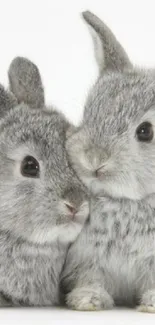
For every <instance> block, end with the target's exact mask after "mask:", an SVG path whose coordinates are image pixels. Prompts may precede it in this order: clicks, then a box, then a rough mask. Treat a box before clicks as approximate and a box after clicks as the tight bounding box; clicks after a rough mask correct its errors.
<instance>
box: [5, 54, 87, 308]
mask: <svg viewBox="0 0 155 325" xmlns="http://www.w3.org/2000/svg"><path fill="white" fill-rule="evenodd" d="M9 79H10V87H11V90H12V92H13V93H14V95H15V97H16V99H17V102H19V103H21V104H19V105H17V106H16V107H14V108H10V105H8V106H7V105H5V103H4V105H3V106H4V112H3V117H2V118H1V120H0V306H9V305H26V306H51V305H56V304H59V302H60V293H59V279H60V274H61V271H62V267H63V265H64V262H65V258H66V253H67V250H68V247H69V245H70V244H71V243H72V242H73V241H74V240H75V238H76V237H77V236H78V234H79V232H80V231H81V228H82V227H83V225H84V222H85V221H86V219H87V216H88V203H87V194H86V189H85V187H84V185H83V184H82V183H81V181H80V180H79V179H78V178H77V177H76V175H75V172H74V170H73V169H72V167H71V166H70V163H69V161H68V156H67V152H66V149H65V137H66V132H67V130H68V128H69V127H70V125H69V123H68V122H67V121H66V119H65V118H64V116H63V115H62V114H60V113H57V112H56V111H50V112H48V111H46V110H44V109H43V107H44V91H43V87H42V83H41V79H40V75H39V71H38V69H37V67H36V66H35V65H33V63H31V62H30V61H28V60H25V59H23V58H16V59H15V60H14V61H13V62H12V64H11V66H10V69H9ZM10 94H12V93H11V92H10ZM5 96H6V101H8V93H7V92H6V93H5V91H4V90H3V97H5ZM0 101H1V98H0ZM3 101H4V98H3ZM24 102H25V103H27V104H28V105H26V104H24ZM13 106H14V101H13V103H12V107H13ZM39 107H40V109H39ZM1 110H2V108H1Z"/></svg>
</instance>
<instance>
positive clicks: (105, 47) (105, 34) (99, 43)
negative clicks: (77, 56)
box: [82, 11, 132, 72]
mask: <svg viewBox="0 0 155 325" xmlns="http://www.w3.org/2000/svg"><path fill="white" fill-rule="evenodd" d="M82 15H83V18H84V20H85V21H86V23H87V24H88V26H89V27H90V31H91V34H92V38H93V41H94V50H95V57H96V60H97V63H98V65H99V69H100V72H103V71H104V69H110V70H118V71H122V70H123V69H124V68H129V67H132V64H131V63H130V61H129V58H128V56H127V54H126V53H125V51H124V49H123V47H122V46H121V45H120V43H119V42H118V41H117V39H116V38H115V36H114V35H113V33H112V32H111V30H110V29H109V28H108V27H107V26H106V25H105V24H104V23H103V22H102V21H101V20H100V19H99V18H98V17H97V16H95V15H94V14H93V13H91V12H90V11H85V12H83V13H82Z"/></svg>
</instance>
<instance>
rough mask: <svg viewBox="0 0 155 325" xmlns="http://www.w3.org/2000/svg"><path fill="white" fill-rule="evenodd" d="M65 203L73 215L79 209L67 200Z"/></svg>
mask: <svg viewBox="0 0 155 325" xmlns="http://www.w3.org/2000/svg"><path fill="white" fill-rule="evenodd" d="M65 205H66V207H67V209H68V210H69V212H70V213H71V214H72V215H73V216H74V215H75V214H76V213H77V209H76V208H75V207H74V206H73V205H72V204H70V203H68V202H65Z"/></svg>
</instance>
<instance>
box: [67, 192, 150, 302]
mask: <svg viewBox="0 0 155 325" xmlns="http://www.w3.org/2000/svg"><path fill="white" fill-rule="evenodd" d="M151 272H152V273H151ZM75 279H78V280H77V281H78V283H82V284H81V285H84V283H85V279H87V282H88V281H89V282H90V283H91V282H92V279H94V280H93V281H95V282H96V281H97V282H99V283H100V284H103V286H104V288H105V289H106V290H107V292H108V293H109V294H111V296H113V298H114V299H115V301H116V302H117V304H122V302H123V304H125V301H127V304H128V305H129V304H130V303H131V304H133V303H134V299H135V297H137V296H139V295H140V294H141V292H143V290H144V289H145V290H146V289H149V288H150V287H152V286H154V287H155V211H154V209H153V208H152V207H151V206H150V205H149V204H147V203H145V202H139V203H137V202H136V201H135V202H133V201H132V202H130V201H127V200H124V201H123V200H122V201H114V200H111V199H108V198H103V199H102V198H101V199H98V200H96V201H95V202H94V201H93V202H91V204H90V220H89V222H87V224H86V226H85V227H84V229H83V231H82V232H81V234H80V235H79V237H78V239H77V240H76V242H75V243H74V244H73V245H72V247H71V248H70V250H69V253H68V257H67V261H66V266H65V270H64V274H63V282H64V287H65V290H66V292H68V291H70V290H71V289H72V288H73V287H74V285H75V282H76V281H75ZM66 288H67V289H66ZM137 292H138V294H137Z"/></svg>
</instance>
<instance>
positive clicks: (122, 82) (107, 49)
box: [62, 12, 155, 312]
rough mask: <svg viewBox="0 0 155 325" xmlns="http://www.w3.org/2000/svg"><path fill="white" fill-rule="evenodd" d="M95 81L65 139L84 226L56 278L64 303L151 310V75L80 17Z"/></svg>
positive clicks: (154, 97)
mask: <svg viewBox="0 0 155 325" xmlns="http://www.w3.org/2000/svg"><path fill="white" fill-rule="evenodd" d="M83 17H84V19H85V21H86V22H87V24H88V25H89V26H90V28H91V30H92V33H93V39H94V42H95V53H96V57H97V59H98V63H99V69H100V76H99V78H98V80H97V82H96V84H95V86H94V87H93V88H92V89H91V92H90V95H89V96H88V99H87V102H86V105H85V110H84V117H83V122H82V124H81V127H80V128H79V129H77V132H75V133H74V134H73V135H72V136H71V137H70V138H69V139H68V141H67V150H68V153H69V156H70V159H71V161H72V164H73V167H74V169H75V170H76V172H77V173H78V175H79V177H80V178H81V180H82V181H83V182H84V183H85V184H86V185H87V187H88V188H89V190H90V191H91V192H92V193H93V194H94V195H96V197H98V198H96V199H93V200H92V201H91V212H90V221H89V223H87V225H86V226H85V227H84V229H83V231H82V232H81V234H80V236H79V237H78V239H77V240H76V242H75V243H74V244H73V245H72V247H71V248H70V251H69V253H68V257H67V260H66V268H65V270H64V274H63V276H62V284H63V286H64V291H65V292H66V293H67V298H66V300H67V304H68V305H69V306H70V307H72V308H74V309H81V310H95V309H106V308H112V306H113V305H114V304H116V305H127V306H129V305H130V306H135V305H139V310H140V311H147V312H155V70H154V69H152V70H141V69H139V68H134V67H133V66H132V64H131V63H130V60H129V59H128V57H127V55H126V54H125V52H124V50H123V48H122V46H121V45H120V44H119V42H118V41H117V40H116V38H115V37H114V35H113V34H112V32H111V31H110V30H109V28H108V27H107V26H106V25H105V24H104V23H103V22H102V21H101V20H100V19H99V18H98V17H96V16H95V15H93V14H92V13H90V12H85V13H83Z"/></svg>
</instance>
